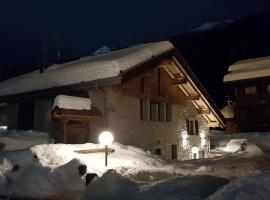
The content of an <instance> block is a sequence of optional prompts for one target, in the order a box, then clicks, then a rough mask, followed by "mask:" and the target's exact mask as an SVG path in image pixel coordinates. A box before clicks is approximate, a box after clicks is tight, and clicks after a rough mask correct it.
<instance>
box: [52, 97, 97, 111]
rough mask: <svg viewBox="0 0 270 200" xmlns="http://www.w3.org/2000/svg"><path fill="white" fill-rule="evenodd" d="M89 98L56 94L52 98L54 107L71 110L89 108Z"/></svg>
mask: <svg viewBox="0 0 270 200" xmlns="http://www.w3.org/2000/svg"><path fill="white" fill-rule="evenodd" d="M91 104H92V102H91V99H89V98H83V97H75V96H67V95H57V96H56V97H55V99H54V103H53V109H54V108H55V107H58V108H64V109H73V110H91Z"/></svg>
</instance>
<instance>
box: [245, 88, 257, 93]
mask: <svg viewBox="0 0 270 200" xmlns="http://www.w3.org/2000/svg"><path fill="white" fill-rule="evenodd" d="M256 93H257V88H256V86H248V87H245V94H248V95H249V94H256Z"/></svg>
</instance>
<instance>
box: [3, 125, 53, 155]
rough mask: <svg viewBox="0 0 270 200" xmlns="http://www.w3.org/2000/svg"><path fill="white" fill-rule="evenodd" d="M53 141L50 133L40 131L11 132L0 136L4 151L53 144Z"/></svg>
mask: <svg viewBox="0 0 270 200" xmlns="http://www.w3.org/2000/svg"><path fill="white" fill-rule="evenodd" d="M52 142H53V139H52V138H51V137H50V136H49V134H48V133H44V132H38V131H32V130H29V131H19V130H10V131H5V132H2V133H1V134H0V144H2V145H1V146H2V150H5V151H12V150H19V149H26V148H29V147H32V146H34V145H38V144H47V143H52Z"/></svg>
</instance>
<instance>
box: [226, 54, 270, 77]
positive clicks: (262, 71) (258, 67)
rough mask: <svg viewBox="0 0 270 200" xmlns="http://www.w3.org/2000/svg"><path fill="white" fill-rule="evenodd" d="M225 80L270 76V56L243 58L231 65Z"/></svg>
mask: <svg viewBox="0 0 270 200" xmlns="http://www.w3.org/2000/svg"><path fill="white" fill-rule="evenodd" d="M228 71H229V73H228V74H226V75H225V76H224V79H223V81H224V82H230V81H237V80H244V79H253V78H261V77H269V76H270V56H266V57H262V58H255V59H247V60H241V61H238V62H236V63H234V64H233V65H231V66H229V69H228Z"/></svg>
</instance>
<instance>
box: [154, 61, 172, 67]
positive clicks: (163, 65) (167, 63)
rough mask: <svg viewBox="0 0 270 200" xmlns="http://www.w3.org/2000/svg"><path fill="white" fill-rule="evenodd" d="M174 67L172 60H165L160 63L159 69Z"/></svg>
mask: <svg viewBox="0 0 270 200" xmlns="http://www.w3.org/2000/svg"><path fill="white" fill-rule="evenodd" d="M172 65H173V61H172V60H171V59H164V60H161V61H160V62H159V64H158V67H160V68H167V67H169V66H172Z"/></svg>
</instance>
